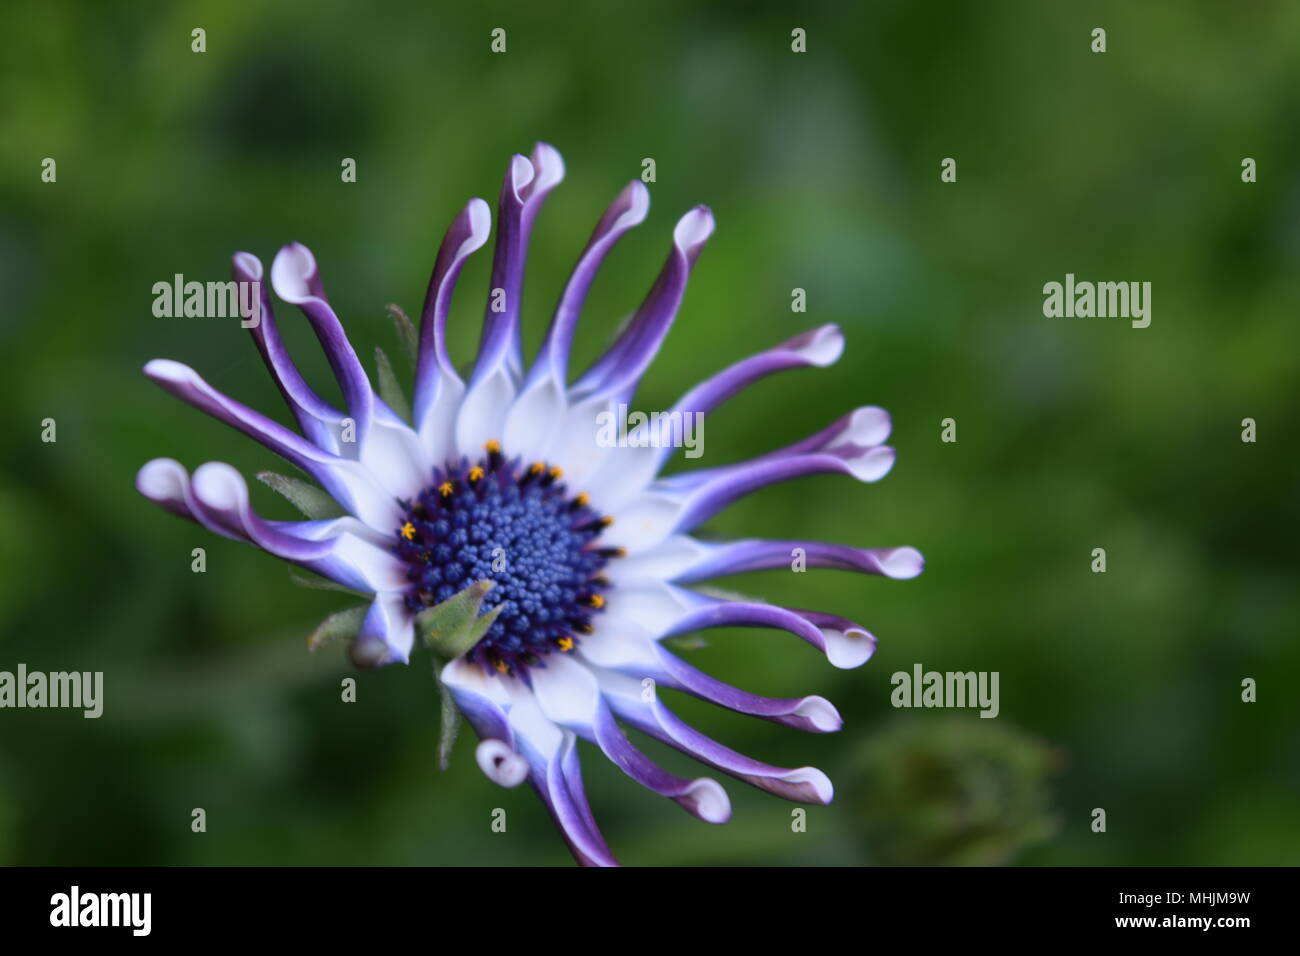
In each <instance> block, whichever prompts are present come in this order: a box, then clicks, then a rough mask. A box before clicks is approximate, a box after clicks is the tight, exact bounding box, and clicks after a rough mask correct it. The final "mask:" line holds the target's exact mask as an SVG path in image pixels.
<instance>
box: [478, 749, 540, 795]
mask: <svg viewBox="0 0 1300 956" xmlns="http://www.w3.org/2000/svg"><path fill="white" fill-rule="evenodd" d="M474 758H475V759H476V760H477V761H478V766H479V769H480V770H482V771H483V774H484V776H486V777H487V778H488V779H489V780H491V781H492V782H493V783H495V784H498V785H500V786H502V787H505V788H506V789H510V788H512V787H517V786H519V785H520V784H521V783H523V782H524V781H525V780H527V779H528V761H526V760H525V759H524V758H523V757H521V756H519V754H517V753H515V752H514V751H513V750H511V749H510V748H509V747H508V746H506V745H505V744H504V743H502V742H501V741H500V740H492V739H490V738H489V739H488V740H484V741H481V742H480V743H479V745H478V748H477V749H476V750H475V751H474Z"/></svg>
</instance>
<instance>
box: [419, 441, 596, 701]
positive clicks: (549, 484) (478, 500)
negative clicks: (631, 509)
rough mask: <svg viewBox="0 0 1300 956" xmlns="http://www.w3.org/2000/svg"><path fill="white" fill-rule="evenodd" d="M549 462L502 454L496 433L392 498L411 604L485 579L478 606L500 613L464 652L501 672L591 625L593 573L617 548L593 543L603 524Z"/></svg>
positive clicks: (537, 658) (570, 642) (535, 659)
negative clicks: (408, 497) (408, 498)
mask: <svg viewBox="0 0 1300 956" xmlns="http://www.w3.org/2000/svg"><path fill="white" fill-rule="evenodd" d="M560 476H561V472H560V469H559V468H551V467H548V466H547V465H546V464H545V463H543V462H533V463H532V464H530V465H527V466H521V464H520V461H519V459H515V460H514V461H512V462H507V461H506V459H505V458H504V457H503V456H502V454H501V450H500V446H498V445H497V443H496V442H488V444H487V455H486V456H485V457H484V458H482V459H480V460H479V461H478V462H475V463H471V462H470V461H469V459H468V458H462V459H461V461H460V462H459V464H448V466H447V467H445V468H435V469H434V472H433V483H432V484H431V485H429V486H428V487H427V488H425V489H424V490H423V491H421V492H420V494H419V496H418V497H417V498H416V500H415V501H414V502H410V503H408V502H402V504H403V505H404V506H405V507H406V520H405V521H404V522H403V524H402V526H401V527H400V528H399V529H398V531H397V545H396V549H395V550H396V552H397V554H398V555H399V556H400V557H401V558H402V559H403V560H404V561H405V562H406V564H407V572H406V577H407V580H409V581H410V582H411V587H410V589H409V590H408V591H407V593H406V605H407V607H408V608H409V609H410V610H411V611H412V612H419V611H420V610H423V609H424V608H427V607H432V606H433V605H435V604H440V603H441V602H443V601H445V600H447V599H448V598H450V597H452V596H453V595H455V594H456V593H458V592H460V591H462V590H464V589H465V588H467V587H469V586H470V585H471V584H473V583H474V582H476V581H481V580H483V579H488V580H491V581H493V582H494V583H495V587H493V588H492V590H490V591H489V592H488V593H487V596H486V598H484V600H483V608H482V613H487V612H488V611H490V610H491V609H492V608H494V607H496V606H497V605H501V612H500V613H499V614H498V616H497V619H496V620H495V621H493V622H492V625H491V626H490V627H489V628H488V630H487V632H486V633H485V634H484V635H483V637H482V639H480V640H479V642H478V643H477V644H475V645H474V647H473V648H471V649H470V650H469V651H468V652H467V654H466V656H467V657H469V658H470V659H471V660H473V661H475V662H476V663H478V664H479V665H480V666H484V667H491V668H493V669H495V670H497V671H499V672H501V673H503V674H511V675H514V674H517V673H520V672H522V671H524V670H526V669H527V668H528V667H545V666H546V665H545V663H544V661H543V660H542V658H543V656H545V655H546V654H550V653H552V652H555V651H559V652H562V653H563V652H566V651H571V650H572V649H573V648H574V647H575V646H576V644H577V642H578V641H579V639H580V636H581V635H584V634H590V633H591V631H592V626H591V616H592V614H593V613H594V612H595V611H598V610H600V609H601V608H602V607H604V605H605V599H604V597H603V595H602V592H603V591H604V590H605V589H606V588H608V587H609V581H608V580H607V579H606V578H605V577H604V576H603V575H602V574H601V573H600V572H601V569H602V568H604V566H605V564H606V563H607V562H608V561H609V559H610V558H611V557H617V556H618V555H620V554H621V551H620V549H617V548H600V547H596V545H595V542H596V539H597V538H598V537H599V536H600V533H601V531H603V530H604V529H605V528H606V527H608V525H609V524H610V519H609V518H603V517H601V516H600V515H599V514H598V513H597V512H595V511H593V510H592V509H591V508H589V507H588V500H587V495H586V494H585V493H584V494H578V495H574V496H570V495H569V493H568V490H567V489H566V487H565V486H564V484H563V483H562V482H560V480H559V479H560Z"/></svg>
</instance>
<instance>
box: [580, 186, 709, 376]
mask: <svg viewBox="0 0 1300 956" xmlns="http://www.w3.org/2000/svg"><path fill="white" fill-rule="evenodd" d="M713 226H714V222H713V213H712V212H711V211H710V210H709V208H708V207H707V206H696V207H695V208H694V209H692V210H691V211H690V212H688V213H687V214H686V215H685V216H683V217H682V218H681V219H680V220H678V222H677V226H676V228H674V229H673V246H672V249H671V250H670V251H669V253H668V260H667V261H666V262H665V263H664V267H663V270H662V271H661V272H660V273H659V278H658V279H657V280H655V284H654V286H653V287H652V288H651V289H650V293H649V294H648V295H647V296H646V298H645V301H644V302H642V304H641V307H640V308H639V309H638V310H637V312H636V315H635V316H634V317H633V319H632V322H631V323H630V324H629V325H628V327H627V329H625V330H624V332H623V334H622V335H620V336H619V337H618V339H617V340H615V342H614V344H613V345H612V346H610V349H609V351H608V352H607V353H606V354H605V355H604V356H603V357H602V358H601V359H599V360H598V361H597V362H596V363H595V364H594V365H592V367H591V368H590V369H589V370H588V371H587V372H586V374H584V375H583V376H582V378H581V379H579V380H578V383H577V385H576V386H575V388H576V390H577V391H579V392H581V393H582V395H583V396H584V397H586V396H588V395H594V394H599V395H602V396H609V397H611V398H615V399H618V400H620V401H626V400H627V399H629V398H630V397H631V395H632V393H633V392H634V391H635V390H636V386H637V383H638V382H639V381H640V380H641V376H642V374H643V373H644V372H645V370H646V368H647V367H648V366H649V365H650V363H651V361H653V360H654V357H655V354H656V353H657V352H658V351H659V346H660V344H661V343H662V342H663V340H664V337H665V336H666V335H667V334H668V330H669V329H670V328H672V324H673V319H674V318H676V316H677V309H678V307H679V306H680V305H681V303H682V297H683V296H684V295H685V293H686V281H687V279H688V278H689V277H690V273H691V267H692V266H694V265H695V260H696V259H698V258H699V255H700V252H701V250H703V248H704V244H705V243H706V242H707V241H708V239H709V236H711V235H713Z"/></svg>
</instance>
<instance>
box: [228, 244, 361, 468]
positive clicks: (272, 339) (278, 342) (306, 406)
mask: <svg viewBox="0 0 1300 956" xmlns="http://www.w3.org/2000/svg"><path fill="white" fill-rule="evenodd" d="M231 262H232V269H233V272H234V276H235V281H236V282H245V283H247V282H255V283H257V288H258V294H259V296H260V309H261V312H260V315H259V319H258V322H257V324H256V325H253V326H250V327H249V330H248V331H249V332H250V334H252V336H253V342H254V344H255V345H256V346H257V350H258V352H260V353H261V354H262V360H263V361H264V362H265V363H266V367H267V369H268V370H269V371H270V373H271V377H272V378H273V379H275V384H276V386H277V387H278V388H279V389H280V394H281V395H283V396H284V400H285V403H286V404H287V405H288V406H289V410H290V411H291V412H293V417H294V418H295V419H297V421H298V427H299V428H301V429H302V433H303V434H304V435H306V436H307V439H308V440H309V441H311V442H312V443H313V444H315V445H316V446H317V447H319V448H322V449H324V450H325V451H329V452H333V451H335V450H336V448H337V447H338V446H337V444H336V440H335V436H336V432H334V431H333V430H331V428H330V424H331V423H332V424H334V425H335V426H337V424H338V422H339V421H340V420H341V419H342V418H343V413H342V412H340V411H339V410H338V409H336V408H335V407H334V406H333V405H331V404H330V403H329V402H327V401H325V400H324V399H323V398H321V397H320V395H318V394H317V393H316V392H315V390H314V389H312V387H311V386H310V385H308V384H307V382H306V381H305V380H304V379H303V377H302V374H301V373H300V372H299V371H298V366H297V365H295V364H294V362H293V359H292V358H290V356H289V352H288V350H287V349H286V348H285V346H284V340H283V339H282V338H281V337H280V329H279V327H278V326H277V325H276V323H275V312H274V310H273V309H272V308H271V296H270V293H269V292H268V291H267V287H266V283H265V282H264V281H263V270H262V262H261V260H260V259H258V258H257V256H254V255H252V254H251V253H247V252H237V253H235V255H234V256H233V257H232V260H231Z"/></svg>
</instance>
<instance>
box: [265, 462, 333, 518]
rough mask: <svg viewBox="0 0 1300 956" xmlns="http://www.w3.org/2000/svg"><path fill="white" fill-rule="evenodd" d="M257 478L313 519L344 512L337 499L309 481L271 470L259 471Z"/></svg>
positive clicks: (329, 516) (330, 516)
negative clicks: (278, 473)
mask: <svg viewBox="0 0 1300 956" xmlns="http://www.w3.org/2000/svg"><path fill="white" fill-rule="evenodd" d="M257 480H258V481H260V482H261V483H262V484H264V485H266V487H268V488H270V489H271V490H272V491H274V492H276V493H277V494H280V495H283V496H284V497H285V498H287V499H289V503H290V504H292V505H293V506H294V507H295V508H297V509H298V510H299V511H301V512H302V513H303V514H304V515H306V516H307V517H308V518H311V519H312V520H313V521H315V520H319V519H321V518H341V517H343V515H344V514H345V513H346V512H344V510H343V509H342V508H341V507H339V503H338V502H337V501H335V500H334V499H333V498H331V497H330V496H329V495H327V494H326V493H325V492H323V491H321V490H320V489H319V488H317V487H316V486H315V485H313V484H310V483H309V482H306V481H301V480H299V479H297V478H290V477H288V476H286V475H277V474H276V473H275V472H273V471H259V472H258V473H257Z"/></svg>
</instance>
